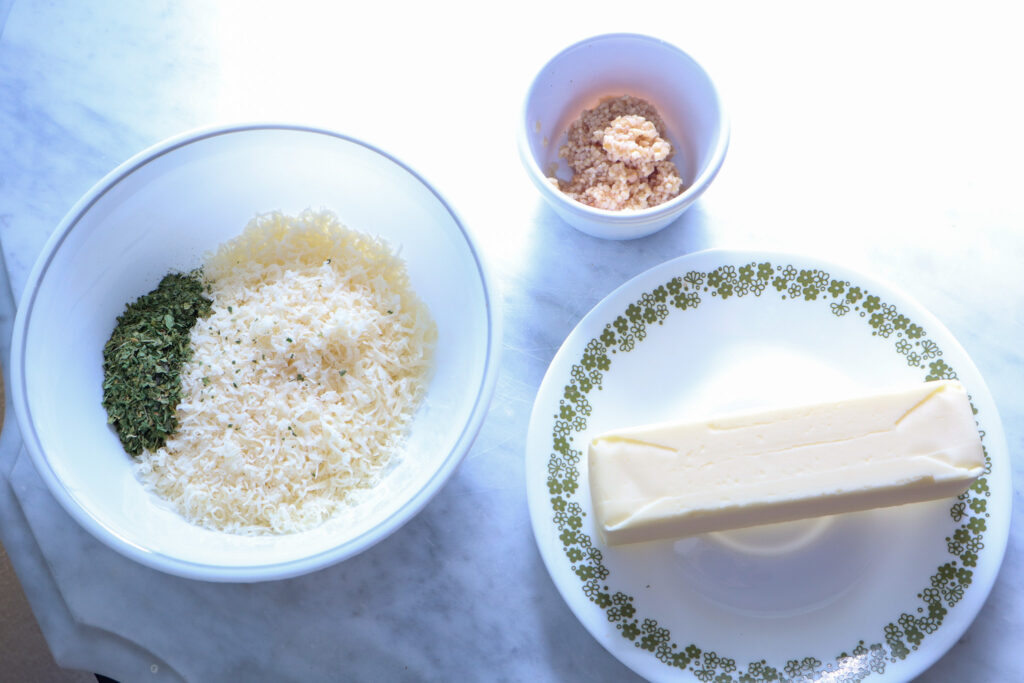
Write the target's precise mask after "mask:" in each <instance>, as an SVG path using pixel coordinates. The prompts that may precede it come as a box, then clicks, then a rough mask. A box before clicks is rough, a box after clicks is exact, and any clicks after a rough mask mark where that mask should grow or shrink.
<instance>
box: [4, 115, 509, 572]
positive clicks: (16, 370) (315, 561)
mask: <svg viewBox="0 0 1024 683" xmlns="http://www.w3.org/2000/svg"><path fill="white" fill-rule="evenodd" d="M275 130H276V131H291V132H298V133H309V134H313V135H324V136H327V137H330V138H335V139H340V140H343V141H345V142H348V143H351V144H354V145H357V146H360V147H363V148H365V149H367V150H369V151H370V152H373V153H376V154H378V155H380V156H382V157H384V158H385V159H386V160H388V161H390V162H391V163H392V164H394V165H396V166H397V167H399V168H400V169H402V170H404V171H405V172H407V173H409V174H410V175H412V176H413V178H415V180H417V181H418V182H419V183H420V184H421V185H422V186H423V187H424V188H425V189H427V190H428V191H429V192H430V193H431V194H433V195H434V197H435V198H436V199H437V201H438V202H440V203H441V205H442V207H443V208H444V210H445V211H446V212H447V213H448V214H449V215H450V216H451V218H452V220H453V221H454V223H455V225H456V227H457V228H458V230H459V232H460V233H461V235H462V238H463V240H464V241H465V243H466V246H467V247H468V248H469V251H470V253H471V255H472V257H473V260H474V261H475V263H476V270H477V276H478V277H479V279H480V283H481V287H482V289H483V295H484V304H485V308H486V323H487V330H486V332H487V341H486V353H485V355H484V365H483V377H482V379H481V382H480V385H479V386H478V387H477V391H476V396H475V398H474V402H473V409H472V411H471V413H470V416H469V419H468V420H467V422H466V424H465V425H463V428H462V431H461V432H460V434H459V437H458V439H457V440H456V442H455V444H454V446H453V448H452V449H451V451H450V452H449V453H448V455H447V456H446V457H445V459H444V460H443V461H442V463H441V466H440V467H439V468H438V469H437V470H436V471H434V473H433V474H432V475H431V476H430V478H429V479H428V480H427V482H426V484H425V485H424V486H423V487H421V488H420V489H419V490H418V491H416V492H415V493H414V494H413V495H412V496H411V497H410V498H409V499H408V500H406V501H405V502H404V503H403V504H402V505H401V506H400V507H399V508H398V509H397V510H395V511H394V512H392V513H391V514H390V515H389V516H388V517H387V518H385V519H384V520H383V521H382V522H381V523H380V524H378V525H377V526H375V527H373V528H372V529H369V530H367V531H365V532H363V533H362V534H360V535H359V536H356V537H354V538H351V539H348V540H346V541H345V542H343V543H341V544H339V545H336V546H334V547H332V548H330V549H328V550H324V551H321V552H319V553H316V554H314V555H310V556H308V557H303V558H299V559H294V560H286V561H282V562H273V563H269V564H249V565H241V566H231V567H225V566H221V565H215V564H205V563H200V562H192V561H187V560H182V559H179V558H175V557H172V556H170V555H166V554H163V553H158V552H155V551H153V550H149V549H147V548H145V547H142V546H140V545H137V544H135V543H133V542H131V541H130V540H128V539H127V538H124V537H123V536H121V535H120V534H118V533H117V532H116V531H115V530H114V529H112V528H110V527H108V526H106V525H104V524H102V523H101V522H99V521H98V520H97V519H95V518H94V517H93V516H92V515H90V514H89V513H88V512H87V511H86V510H85V509H84V508H83V507H81V506H80V505H78V503H77V502H76V501H75V499H74V497H73V496H72V495H71V493H70V491H69V490H68V489H67V488H66V486H65V484H64V483H63V481H62V480H61V479H60V477H58V476H57V474H56V472H55V471H54V470H53V468H52V467H51V466H50V463H49V459H48V457H47V455H46V453H45V452H44V451H43V448H42V444H41V441H40V438H39V435H38V433H37V432H36V430H35V426H34V424H33V421H32V412H31V409H30V407H29V403H28V390H27V381H26V372H25V351H26V348H25V340H26V335H27V332H28V329H29V326H30V325H31V322H32V314H33V306H34V303H35V300H36V298H37V296H38V294H39V288H40V285H41V283H42V280H43V278H44V277H45V276H46V275H47V273H48V271H49V268H50V265H51V263H52V261H53V259H54V256H55V255H56V253H57V251H58V250H59V249H60V248H61V246H62V245H63V243H64V241H65V240H66V239H67V237H68V235H69V234H70V233H71V231H72V230H73V229H74V228H75V226H77V225H78V224H79V222H80V221H81V220H82V218H83V217H84V216H85V215H86V214H87V213H88V212H89V210H90V209H91V208H92V207H93V206H94V205H95V204H96V203H97V202H98V201H99V200H100V199H101V198H102V197H103V196H104V195H106V194H107V193H108V192H109V191H111V190H112V189H113V188H114V187H115V186H116V185H117V184H118V183H120V182H122V181H123V180H125V179H126V178H128V177H129V176H130V175H131V174H133V173H135V172H136V171H139V170H140V169H142V168H143V167H145V166H146V165H147V164H149V163H152V162H154V161H156V160H157V159H159V158H161V157H163V156H165V155H167V154H170V153H171V152H174V151H175V150H177V149H180V148H182V147H186V146H188V145H191V144H195V143H198V142H202V141H204V140H208V139H211V138H216V137H220V136H225V135H235V134H239V133H242V134H244V133H249V132H254V131H275ZM501 328H502V316H501V297H500V295H499V291H498V289H497V286H496V284H495V282H494V277H493V275H492V273H491V270H490V268H489V267H488V265H487V263H486V260H485V258H484V256H483V252H482V250H481V249H480V246H479V244H478V243H477V241H476V239H475V238H474V237H473V235H472V234H471V232H470V231H469V229H468V228H467V225H466V223H465V221H464V220H463V219H462V217H461V215H460V214H459V213H458V212H457V211H456V210H455V208H454V207H453V205H452V204H451V202H449V201H448V200H447V199H446V197H445V196H444V195H443V194H442V193H441V192H440V191H439V190H438V189H437V188H436V187H435V186H434V185H433V184H432V183H430V182H429V181H428V180H427V179H426V178H425V177H424V176H423V175H422V174H421V173H419V172H417V171H416V170H415V169H413V168H412V167H411V166H409V165H408V164H407V163H405V162H403V161H401V160H399V159H398V158H397V157H396V156H394V155H393V154H391V153H389V152H387V151H385V150H383V149H382V148H380V147H378V146H376V145H374V144H371V143H369V142H366V141H364V140H360V139H358V138H356V137H354V136H351V135H346V134H344V133H340V132H337V131H333V130H329V129H327V128H321V127H315V126H307V125H301V124H290V123H269V122H268V123H255V122H254V123H237V124H227V125H215V126H208V127H203V128H197V129H194V130H191V131H187V132H184V133H181V134H178V135H175V136H172V137H170V138H167V139H165V140H163V141H161V142H157V143H156V144H154V145H152V146H150V147H148V148H146V149H144V150H142V151H141V152H138V153H137V154H135V155H134V156H132V157H130V158H129V159H128V160H126V161H124V162H123V163H121V164H120V165H118V166H117V167H116V168H115V169H114V170H112V171H110V172H109V173H108V174H107V175H105V176H104V177H103V178H101V179H100V180H99V181H98V182H97V183H96V184H95V185H93V186H92V188H90V189H89V191H87V192H86V193H85V194H84V195H83V196H82V197H81V198H80V199H79V200H78V201H77V202H76V203H75V204H74V205H73V206H72V207H71V209H70V210H69V211H68V212H67V214H65V216H64V217H63V218H62V219H61V222H60V223H59V224H58V226H57V228H56V229H55V230H54V231H53V233H52V234H51V235H50V237H49V238H48V240H47V241H46V243H45V245H44V246H43V249H42V251H41V252H40V254H39V257H38V258H37V260H36V262H35V264H34V265H33V267H32V270H31V271H30V273H29V277H28V279H27V281H26V285H25V289H24V291H23V292H22V296H21V298H20V301H19V303H18V309H17V312H16V315H15V320H14V325H13V327H12V336H11V377H10V383H11V403H12V405H13V407H14V411H15V414H16V416H17V423H18V427H19V431H20V432H21V438H22V442H23V444H24V446H25V449H26V450H27V451H28V453H29V456H30V457H31V459H32V462H33V464H34V465H35V469H36V471H37V472H38V473H39V475H40V477H41V478H42V479H43V481H44V482H45V483H46V485H47V488H48V489H49V491H50V493H51V495H53V497H54V498H56V499H57V501H58V502H59V503H60V504H61V507H63V508H64V510H65V511H66V512H67V513H68V514H69V515H70V516H71V517H72V518H73V519H75V521H77V522H78V523H79V525H80V526H81V527H83V528H84V529H85V530H86V531H88V532H89V533H91V534H92V535H93V536H94V537H96V538H97V539H99V540H100V541H102V542H104V543H105V544H106V545H107V546H109V547H111V548H112V549H114V550H115V551H117V552H119V553H120V554H122V555H123V556H125V557H127V558H129V559H131V560H134V561H136V562H138V563H140V564H142V565H145V566H148V567H150V568H153V569H157V570H160V571H163V572H165V573H168V574H172V575H175V576H179V577H183V578H187V579H197V580H203V581H213V582H255V581H269V580H277V579H287V578H291V577H295V576H299V575H302V574H306V573H310V572H313V571H316V570H319V569H322V568H325V567H327V566H330V565H333V564H336V563H338V562H341V561H342V560H345V559H347V558H349V557H352V556H354V555H356V554H358V553H360V552H363V551H364V550H367V549H368V548H370V547H372V546H373V545H375V544H377V543H379V542H380V541H382V540H384V539H385V538H387V537H388V536H390V535H391V534H392V533H394V532H395V531H397V530H398V529H399V528H401V527H402V526H403V525H404V524H405V523H406V522H408V521H410V520H411V519H412V518H413V517H415V516H416V515H417V514H418V513H419V512H420V511H421V510H422V509H423V507H424V506H426V504H427V503H428V502H429V501H430V500H431V499H432V498H433V497H434V496H435V495H436V494H437V493H438V492H439V491H440V489H441V488H442V487H443V486H444V484H445V483H446V482H447V481H448V479H449V478H450V477H451V475H452V473H453V472H454V471H455V468H456V467H457V466H458V465H459V464H460V463H461V462H462V460H463V459H464V458H465V456H466V454H467V453H468V452H469V449H470V448H471V447H472V444H473V441H474V440H475V439H476V436H477V434H478V433H479V431H480V428H481V426H482V424H483V421H484V418H485V417H486V415H487V412H488V409H489V407H490V402H491V399H492V397H493V394H494V389H495V386H496V384H497V375H498V366H499V363H500V355H501V354H500V352H501V339H502V329H501Z"/></svg>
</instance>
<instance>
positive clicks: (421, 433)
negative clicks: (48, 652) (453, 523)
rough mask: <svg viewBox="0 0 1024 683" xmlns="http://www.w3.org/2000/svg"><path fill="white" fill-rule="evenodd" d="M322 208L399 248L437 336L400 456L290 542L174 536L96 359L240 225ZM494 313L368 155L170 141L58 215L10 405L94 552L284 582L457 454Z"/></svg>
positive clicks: (210, 576) (450, 250)
mask: <svg viewBox="0 0 1024 683" xmlns="http://www.w3.org/2000/svg"><path fill="white" fill-rule="evenodd" d="M307 207H310V208H314V209H318V208H328V209H331V210H333V211H334V212H335V213H337V214H338V216H339V217H340V219H341V221H342V222H343V223H345V224H346V225H348V226H349V227H351V228H354V229H358V230H361V231H364V232H368V233H375V234H379V235H381V236H382V237H384V238H385V239H387V240H388V241H390V242H391V243H392V244H393V245H396V246H398V247H399V248H400V250H401V256H402V257H403V259H404V260H405V261H406V264H407V267H408V271H409V275H410V278H411V281H412V285H413V287H414V288H415V290H416V291H417V292H418V294H419V295H420V296H421V297H422V298H423V300H424V301H425V302H426V304H427V305H428V306H429V308H430V311H431V313H432V314H433V316H434V319H435V320H436V322H437V327H438V344H437V351H436V370H435V372H434V375H433V378H432V380H431V382H430V385H429V389H428V394H427V397H426V400H425V402H424V404H423V405H422V406H421V408H420V409H419V411H418V413H417V414H416V417H415V420H414V423H413V425H412V427H411V431H410V434H409V439H408V443H407V448H406V452H405V455H404V457H403V459H402V461H401V463H400V464H399V465H398V466H397V467H395V468H394V469H393V470H392V471H391V472H390V473H389V474H388V475H387V477H386V478H385V479H384V480H383V481H382V482H381V484H380V485H379V486H378V487H376V488H375V489H373V490H372V492H371V493H370V494H369V495H368V496H367V497H366V499H365V500H363V501H362V502H361V503H360V504H359V505H357V506H353V507H351V508H350V509H349V510H348V511H346V512H345V513H344V514H342V515H341V516H340V517H338V518H336V519H332V520H330V521H328V522H327V523H325V524H324V525H322V526H320V527H319V528H316V529H313V530H311V531H307V532H304V533H298V534H292V535H282V536H266V537H242V536H233V535H230V534H226V533H220V532H216V531H212V530H208V529H203V528H200V527H198V526H194V525H192V524H190V523H188V522H186V521H185V520H184V519H183V518H182V517H180V516H179V515H178V514H176V513H175V512H173V511H171V510H170V509H169V508H168V507H167V505H166V504H164V503H162V502H161V501H159V500H157V499H156V498H155V497H154V496H152V495H151V494H149V493H147V492H146V491H145V490H144V489H143V488H142V486H141V484H139V482H138V481H137V480H136V479H135V477H134V475H133V473H132V471H131V459H130V457H129V456H128V455H127V454H126V453H125V452H124V450H122V448H121V446H120V443H119V441H118V438H117V436H116V435H115V433H114V431H113V430H112V429H111V428H110V427H108V426H107V424H106V412H105V410H104V409H103V407H102V405H101V399H102V386H101V384H102V379H103V369H102V349H103V345H104V343H105V342H106V340H107V338H108V337H109V336H110V333H111V331H112V330H113V327H114V321H115V318H116V317H117V316H118V315H119V314H120V313H121V312H122V311H123V310H124V306H125V304H126V303H127V302H129V301H132V300H134V299H135V298H137V297H138V296H139V295H141V294H144V293H146V292H148V291H150V290H151V289H152V288H153V287H155V286H156V284H157V283H158V282H159V280H160V278H162V277H163V275H165V274H166V273H167V272H168V271H170V270H174V269H189V268H192V267H195V266H197V265H199V264H200V262H201V259H202V256H203V255H204V253H206V252H207V251H209V250H211V249H213V248H214V247H216V246H217V245H218V244H220V243H221V242H223V241H225V240H227V239H230V238H232V237H234V236H235V235H237V234H239V233H240V232H241V231H242V229H243V228H244V227H245V225H246V223H247V222H248V221H249V219H251V218H252V217H253V216H254V215H256V214H258V213H264V212H267V211H271V210H282V211H284V212H287V213H297V212H299V211H301V210H302V209H305V208H307ZM498 306H499V297H498V295H497V293H496V291H495V288H494V286H493V284H492V282H491V279H490V276H489V275H488V272H487V269H486V268H485V266H484V263H483V262H482V260H481V255H480V252H479V249H478V248H477V246H476V244H475V242H474V240H473V238H472V236H471V235H470V234H469V232H468V231H467V229H466V227H465V225H464V224H463V223H462V221H461V220H460V219H459V217H458V216H457V215H456V213H455V212H454V211H453V210H452V207H451V206H450V205H449V204H448V203H447V202H446V201H445V199H444V198H443V197H442V196H441V195H440V194H438V192H437V191H436V190H435V189H434V188H432V187H431V186H430V184H429V183H427V181H425V180H424V179H423V178H422V177H421V176H419V175H417V174H416V173H415V172H413V171H412V170H411V169H409V168H408V167H407V166H405V165H404V164H402V163H401V162H399V161H398V160H396V159H395V158H394V157H391V156H389V155H387V154H385V153H383V152H382V151H380V150H378V149H375V148H374V147H372V146H370V145H367V144H366V143H363V142H360V141H358V140H355V139H352V138H349V137H345V136H343V135H338V134H335V133H331V132H328V131H323V130H315V129H309V128H298V127H289V126H274V125H265V126H244V127H232V128H221V129H216V130H209V131H203V132H200V133H195V134H190V135H186V136H183V137H179V138H176V139H173V140H170V141H168V142H165V143H162V144H160V145H157V146H156V147H154V148H152V149H150V150H147V151H145V152H143V153H142V154H140V155H138V156H136V157H135V158H133V159H131V160H129V161H128V162H126V163H125V164H123V165H122V166H121V167H119V168H118V169H117V170H115V171H114V172H113V173H111V174H110V175H109V176H107V177H106V178H104V179H103V180H102V181H101V182H100V183H99V184H98V185H96V187H94V188H93V189H92V190H91V191H90V192H89V193H88V194H87V195H86V196H85V197H83V198H82V199H81V201H79V203H78V204H77V205H76V206H75V207H74V208H73V209H72V210H71V211H70V213H69V214H68V215H67V217H66V218H65V219H64V221H63V223H62V224H61V225H60V226H59V227H58V229H57V230H56V231H55V232H54V234H53V236H52V237H51V239H50V241H49V242H48V244H47V245H46V247H45V248H44V250H43V253H42V255H41V256H40V258H39V261H38V262H37V264H36V265H35V268H34V270H33V271H32V274H31V276H30V277H29V281H28V284H27V286H26V289H25V293H24V296H23V297H22V301H21V304H20V306H19V308H18V315H17V319H16V321H15V326H14V335H13V348H12V363H11V364H12V368H13V370H12V378H11V383H12V394H13V401H14V405H15V408H16V410H17V413H18V419H19V425H20V427H21V430H22V434H23V437H24V440H25V445H26V447H27V449H28V452H29V453H30V454H31V457H32V459H33V462H34V463H35V465H36V468H37V469H38V470H39V473H40V475H41V476H42V478H43V479H44V480H45V481H46V483H47V485H48V486H49V488H50V491H51V492H52V493H53V495H54V497H56V499H57V500H58V501H59V502H60V503H61V504H62V505H63V506H64V508H65V509H66V510H67V511H68V512H69V513H70V514H71V516H72V517H74V518H75V519H76V520H77V521H78V522H79V523H80V524H81V525H82V526H83V527H85V528H86V529H87V530H88V531H90V532H91V533H92V534H93V535H95V536H96V537H97V538H99V539H100V540H101V541H103V542H105V543H106V544H107V545H109V546H110V547H112V548H114V549H115V550H117V551H119V552H121V553H123V554H124V555H126V556H128V557H130V558H132V559H134V560H137V561H138V562H141V563H142V564H145V565H148V566H150V567H153V568H156V569H159V570H162V571H165V572H169V573H171V574H176V575H179V576H184V577H189V578H196V579H203V580H210V581H258V580H267V579H278V578H285V577H289V576H295V575H298V574H302V573H305V572H309V571H312V570H315V569H318V568H321V567H324V566H327V565H329V564H332V563H335V562H338V561H340V560H343V559H345V558H347V557H349V556H352V555H354V554H356V553H358V552H360V551H362V550H364V549H366V548H367V547H369V546H370V545H372V544H374V543H376V542H377V541H380V540H381V539H383V538H384V537H386V536H387V535H388V534H390V533H391V532H393V531H394V530H396V529H397V528H398V527H400V526H401V525H402V524H404V523H405V522H406V521H408V520H409V519H410V518H411V517H413V516H414V515H415V514H416V513H417V512H418V511H419V510H420V509H421V508H422V507H423V506H424V505H425V504H426V502H427V501H428V500H429V499H430V498H431V497H432V496H433V495H434V494H435V493H436V492H437V491H438V490H439V489H440V487H441V486H442V485H443V484H444V482H445V481H446V480H447V478H448V477H449V476H450V475H451V474H452V472H453V471H454V469H455V467H456V466H457V465H458V463H459V462H460V460H461V459H462V457H463V455H464V454H465V453H466V451H467V450H468V449H469V447H470V445H471V443H472V441H473V439H474V437H475V436H476V433H477V431H478V430H479V427H480V425H481V422H482V421H483V418H484V414H485V412H486V410H487V405H488V403H489V401H490V397H491V395H492V393H493V389H494V385H495V377H496V374H497V361H498V353H499V349H500V339H501V336H500V314H499V310H498Z"/></svg>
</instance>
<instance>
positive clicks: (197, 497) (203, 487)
mask: <svg viewBox="0 0 1024 683" xmlns="http://www.w3.org/2000/svg"><path fill="white" fill-rule="evenodd" d="M203 272H204V275H205V277H206V278H207V279H208V281H209V283H210V287H211V290H210V296H211V298H212V300H213V310H212V312H211V314H210V316H209V317H208V318H206V319H202V320H200V321H199V322H198V323H197V324H196V326H195V327H194V328H193V329H192V336H191V344H192V348H193V352H194V353H193V357H192V360H191V361H190V362H189V363H188V364H186V366H185V367H184V368H183V369H182V395H183V400H182V402H181V403H180V405H179V406H178V410H177V415H178V422H179V425H180V427H179V431H178V433H177V434H175V435H174V436H173V437H172V438H170V439H169V440H168V441H167V443H166V445H165V446H164V447H163V448H161V449H159V450H157V451H155V452H144V453H143V455H142V457H140V458H139V460H138V463H137V465H136V474H137V476H138V477H139V479H140V480H141V481H142V482H143V483H144V485H146V486H147V488H149V489H150V490H151V491H153V492H155V493H156V494H157V495H159V496H161V497H163V498H165V499H166V500H168V501H170V502H171V503H172V504H173V506H174V507H175V508H176V509H177V510H178V511H179V512H180V513H181V514H182V515H184V516H185V517H186V518H187V519H188V520H190V521H192V522H193V523H196V524H199V525H201V526H205V527H210V528H214V529H220V530H223V531H227V532H231V533H236V534H244V535H260V534H268V533H273V534H280V533H293V532H297V531H303V530H307V529H310V528H313V527H315V526H317V525H319V524H321V523H322V522H324V521H325V520H327V519H329V518H330V517H331V516H333V515H334V514H336V513H337V512H338V511H339V509H340V508H341V507H343V506H345V505H346V504H347V502H348V501H349V500H350V498H351V494H352V493H353V492H355V491H356V490H357V489H364V488H368V487H372V486H374V485H375V484H376V483H377V482H378V481H379V479H380V477H381V475H382V474H383V473H384V472H385V471H386V470H387V469H388V468H389V467H390V466H392V465H393V464H394V463H395V462H396V461H397V459H398V458H399V457H400V449H401V446H402V443H403V441H404V436H405V432H406V431H407V428H408V424H409V422H410V420H411V417H412V415H413V413H414V411H415V410H416V407H417V405H418V403H419V402H420V401H421V399H422V398H423V396H424V395H425V393H426V385H427V379H428V375H429V371H430V368H431V359H432V353H433V348H434V345H435V342H436V336H437V333H436V327H435V325H434V323H433V321H432V319H431V317H430V314H429V311H428V310H427V309H426V306H425V305H424V304H423V303H422V302H421V301H420V300H419V299H418V298H417V297H416V295H415V293H414V292H413V291H412V289H411V288H410V285H409V280H408V276H407V273H406V270H405V265H404V263H403V261H402V260H401V259H400V258H399V257H398V256H397V255H396V254H395V253H394V252H392V250H391V249H390V248H389V246H388V245H387V244H386V243H385V242H383V241H381V240H378V239H375V238H373V237H370V236H368V235H365V234H362V233H359V232H356V231H353V230H350V229H348V228H346V227H344V226H342V225H341V224H340V223H339V222H338V220H337V218H336V217H335V216H334V215H333V214H331V213H329V212H312V211H306V212H304V213H302V214H300V215H299V216H297V217H288V216H284V215H282V214H279V213H273V214H267V215H263V216H260V217H257V218H256V219H254V220H253V221H252V222H250V224H249V225H248V226H247V227H246V229H245V231H244V232H243V233H242V234H241V235H240V236H239V237H237V238H235V239H234V240H231V241H230V242H228V243H226V244H223V245H221V247H220V248H219V249H218V250H217V252H216V253H215V254H213V255H212V256H210V257H208V259H207V263H206V264H205V266H204V268H203Z"/></svg>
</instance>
